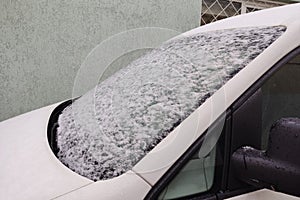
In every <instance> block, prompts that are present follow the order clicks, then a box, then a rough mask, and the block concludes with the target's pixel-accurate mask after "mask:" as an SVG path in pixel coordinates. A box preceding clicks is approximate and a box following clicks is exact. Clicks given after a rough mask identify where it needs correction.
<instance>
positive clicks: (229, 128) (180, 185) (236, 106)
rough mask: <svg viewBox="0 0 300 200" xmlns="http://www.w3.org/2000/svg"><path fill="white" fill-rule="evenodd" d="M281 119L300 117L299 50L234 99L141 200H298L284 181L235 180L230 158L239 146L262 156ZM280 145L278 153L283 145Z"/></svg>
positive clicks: (238, 177) (282, 60) (291, 53)
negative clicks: (276, 124)
mask: <svg viewBox="0 0 300 200" xmlns="http://www.w3.org/2000/svg"><path fill="white" fill-rule="evenodd" d="M282 118H294V119H297V118H300V47H298V48H297V49H295V50H294V51H292V52H290V53H289V54H287V55H286V56H285V57H284V58H283V59H281V60H280V61H279V62H278V63H277V64H276V65H275V66H273V67H272V68H271V69H270V70H269V71H268V72H267V73H265V74H264V75H263V76H262V77H261V78H260V79H259V80H257V81H256V82H255V83H254V84H253V85H252V86H251V87H250V88H249V89H248V90H247V91H246V92H245V93H244V94H243V95H242V96H241V97H240V98H239V99H237V100H236V101H235V102H234V103H233V104H232V105H231V107H230V108H229V109H227V111H226V113H225V114H224V115H223V116H221V117H220V118H219V119H218V120H217V121H215V122H214V123H213V125H212V126H211V127H210V128H209V129H208V130H207V131H206V133H205V134H203V136H202V137H200V138H199V139H198V140H196V142H195V143H194V144H193V145H192V146H191V147H190V148H189V149H188V150H187V151H186V152H185V153H184V154H183V155H182V156H181V157H180V159H179V160H177V162H176V163H175V164H174V165H173V166H172V167H171V168H170V169H169V170H168V172H167V173H166V174H165V175H164V176H163V177H162V178H161V179H160V180H159V181H158V182H157V183H156V185H155V186H154V187H153V188H152V190H151V191H150V192H149V193H148V195H147V196H146V199H298V197H299V196H300V193H299V192H298V191H293V190H289V189H286V188H288V187H285V186H284V185H283V186H282V183H285V182H287V183H289V180H284V179H285V178H283V179H281V180H279V181H277V182H273V183H272V182H268V183H266V182H264V181H263V180H260V178H257V177H256V178H251V177H249V178H248V179H247V180H246V179H245V178H241V175H240V174H239V173H238V171H240V169H238V170H237V168H236V166H235V162H234V160H233V157H232V155H233V154H234V153H235V152H236V151H237V150H238V149H239V148H242V147H251V148H255V149H257V150H258V151H261V152H262V153H264V152H267V151H268V148H269V137H270V135H269V134H270V130H271V129H272V127H273V126H274V124H275V122H278V120H280V119H282ZM298 125H300V124H298ZM219 131H221V136H220V137H219V139H218V141H217V143H216V144H215V143H212V142H211V141H213V140H211V139H210V138H213V137H214V135H218V134H216V132H219ZM212 144H213V146H212ZM280 145H281V147H282V149H284V148H285V147H287V146H288V145H289V143H288V142H285V143H283V142H282V144H280ZM298 146H300V140H299V145H298ZM203 149H206V151H203ZM207 149H209V150H207ZM203 152H205V153H203ZM297 153H298V152H292V154H295V155H296V156H297ZM299 157H300V156H299ZM299 168H300V167H299V166H297V170H299ZM254 175H255V174H254ZM296 175H297V174H295V176H296ZM245 176H246V175H245ZM246 177H247V176H246ZM275 179H276V175H275ZM296 182H297V179H296ZM298 182H299V181H298ZM295 184H298V183H295ZM299 185H300V184H299ZM263 188H267V189H263ZM294 188H295V187H294ZM296 188H297V187H296ZM299 190H300V186H299Z"/></svg>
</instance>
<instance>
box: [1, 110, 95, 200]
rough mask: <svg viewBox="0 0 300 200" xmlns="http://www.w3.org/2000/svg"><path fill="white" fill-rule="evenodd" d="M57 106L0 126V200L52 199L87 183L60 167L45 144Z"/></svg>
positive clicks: (87, 181) (88, 181)
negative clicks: (49, 120) (48, 126)
mask: <svg viewBox="0 0 300 200" xmlns="http://www.w3.org/2000/svg"><path fill="white" fill-rule="evenodd" d="M56 106H57V104H54V105H51V106H47V107H44V108H41V109H38V110H35V111H32V112H29V113H26V114H23V115H20V116H18V117H14V118H11V119H9V120H6V121H3V122H1V123H0V163H1V168H0V169H1V170H0V199H6V200H8V199H52V198H54V197H57V196H59V195H62V194H65V193H67V192H69V191H71V190H75V189H77V188H79V187H82V186H84V185H87V184H89V183H91V181H90V180H88V179H86V178H84V177H81V176H79V175H77V174H75V173H73V172H72V171H71V170H69V169H68V168H66V167H65V166H64V165H62V164H61V163H60V162H59V161H58V160H57V158H56V157H55V156H54V154H53V153H52V151H51V149H50V147H49V144H48V141H47V131H46V130H47V124H48V119H49V116H50V114H51V112H52V111H53V109H54V108H55V107H56Z"/></svg>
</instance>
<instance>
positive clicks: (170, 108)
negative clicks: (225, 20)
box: [56, 26, 285, 181]
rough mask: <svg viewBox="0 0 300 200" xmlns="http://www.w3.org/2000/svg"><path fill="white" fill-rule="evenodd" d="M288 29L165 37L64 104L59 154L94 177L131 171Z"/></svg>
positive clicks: (77, 169)
mask: <svg viewBox="0 0 300 200" xmlns="http://www.w3.org/2000/svg"><path fill="white" fill-rule="evenodd" d="M284 31H285V27H283V26H273V27H250V28H249V27H247V28H239V29H228V30H218V31H210V32H205V33H198V34H194V35H191V36H188V37H183V36H181V37H178V38H176V39H173V40H170V41H168V42H166V43H164V44H163V45H162V46H161V47H159V48H157V49H154V50H152V51H151V52H149V53H148V54H146V55H145V56H142V57H141V58H139V59H137V60H135V61H134V62H132V63H131V64H129V65H128V66H126V67H124V68H123V69H121V70H120V71H118V72H117V73H115V74H114V75H112V76H111V77H109V78H108V79H106V80H105V81H103V82H101V83H100V84H99V85H97V86H96V87H95V89H93V90H91V91H90V92H88V93H86V94H85V95H83V96H82V97H80V98H79V99H77V100H75V101H74V102H73V104H71V105H69V106H67V107H66V108H65V109H64V110H63V111H62V113H61V114H60V116H59V118H58V128H57V130H56V131H57V138H56V139H57V148H58V153H57V157H58V158H59V159H60V160H61V162H62V163H64V164H65V165H66V166H68V167H69V168H70V169H72V170H73V171H75V172H77V173H78V174H80V175H82V176H85V177H87V178H89V179H91V180H95V181H97V180H105V179H110V178H113V177H116V176H118V175H120V174H122V173H124V172H126V171H128V170H130V169H131V168H132V167H133V166H134V165H135V164H136V163H137V162H138V161H139V160H140V159H141V158H143V157H144V156H145V155H146V154H147V153H148V152H149V151H150V150H151V149H153V148H154V147H155V146H156V145H157V144H158V143H159V142H160V141H161V140H162V139H163V138H164V137H166V136H167V135H168V133H170V132H171V131H172V130H173V129H174V128H175V127H176V126H177V125H178V124H180V122H181V121H182V120H184V119H185V118H186V117H188V116H189V115H190V114H191V113H192V112H193V111H194V110H196V109H197V108H198V107H199V106H200V105H201V104H202V103H203V102H204V101H205V100H206V99H207V98H208V97H210V96H211V95H212V94H213V93H214V92H215V91H216V90H218V89H219V88H220V87H222V85H224V84H225V83H226V82H227V81H228V80H229V79H231V78H232V77H233V76H234V75H235V74H236V73H238V72H239V71H240V70H241V69H242V68H243V67H245V66H246V65H248V64H249V63H250V62H251V61H252V60H253V59H254V58H255V57H257V56H258V55H259V54H260V53H261V52H262V51H264V49H266V48H267V47H268V46H269V45H270V44H271V43H272V42H274V41H275V40H276V39H277V38H278V37H279V36H280V35H281V34H282V33H283V32H284Z"/></svg>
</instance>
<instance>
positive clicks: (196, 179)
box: [158, 148, 216, 199]
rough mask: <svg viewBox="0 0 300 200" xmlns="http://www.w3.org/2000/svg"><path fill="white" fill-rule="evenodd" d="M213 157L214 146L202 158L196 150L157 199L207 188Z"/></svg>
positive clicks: (214, 156) (189, 193) (183, 195)
mask: <svg viewBox="0 0 300 200" xmlns="http://www.w3.org/2000/svg"><path fill="white" fill-rule="evenodd" d="M215 158H216V148H213V150H212V151H211V152H210V153H209V154H208V155H207V156H206V157H204V158H203V157H199V151H197V153H196V154H195V155H194V156H193V157H192V159H191V160H190V161H189V162H188V163H187V164H186V165H185V166H184V168H183V169H182V170H181V171H180V172H179V174H178V175H177V176H176V177H175V178H174V179H173V180H172V182H171V183H170V184H169V185H168V186H167V187H166V188H165V189H164V191H163V192H162V193H161V194H160V196H159V198H158V199H176V198H180V197H185V196H188V195H193V194H197V193H200V192H204V191H207V190H209V189H210V188H211V186H212V184H213V178H214V168H215Z"/></svg>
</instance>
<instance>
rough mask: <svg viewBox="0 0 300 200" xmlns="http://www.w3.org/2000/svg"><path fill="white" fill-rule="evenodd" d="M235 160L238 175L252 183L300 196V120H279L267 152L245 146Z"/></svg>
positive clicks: (234, 155)
mask: <svg viewBox="0 0 300 200" xmlns="http://www.w3.org/2000/svg"><path fill="white" fill-rule="evenodd" d="M231 162H232V164H233V167H234V170H235V175H236V176H237V177H238V178H239V179H240V180H242V181H244V182H246V183H248V184H251V185H254V186H258V187H265V188H270V189H273V190H277V191H280V192H284V193H288V194H292V195H296V196H300V119H298V118H282V119H280V120H278V121H277V122H276V123H275V124H274V125H273V126H272V128H271V131H270V136H269V146H268V149H267V150H266V151H261V150H257V149H255V148H252V147H247V146H245V147H241V148H239V149H237V150H236V151H235V152H234V153H233V155H232V157H231Z"/></svg>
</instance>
